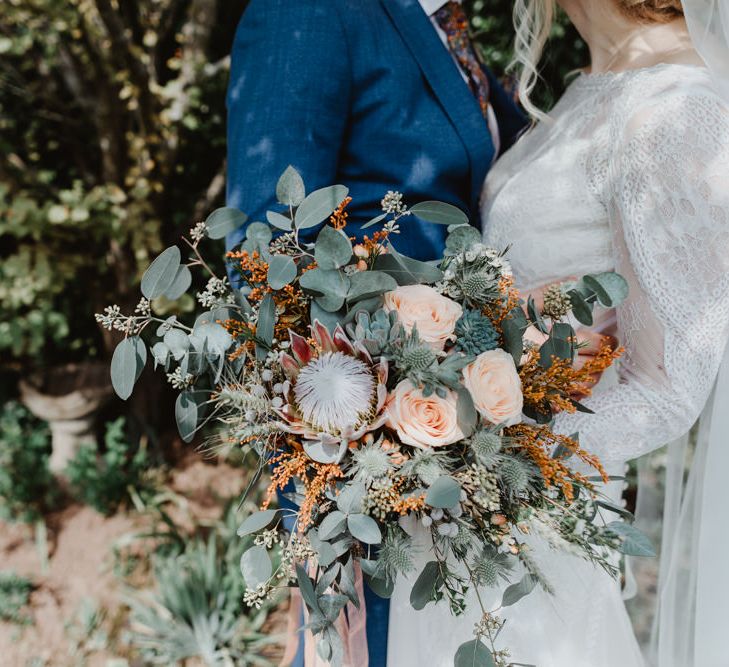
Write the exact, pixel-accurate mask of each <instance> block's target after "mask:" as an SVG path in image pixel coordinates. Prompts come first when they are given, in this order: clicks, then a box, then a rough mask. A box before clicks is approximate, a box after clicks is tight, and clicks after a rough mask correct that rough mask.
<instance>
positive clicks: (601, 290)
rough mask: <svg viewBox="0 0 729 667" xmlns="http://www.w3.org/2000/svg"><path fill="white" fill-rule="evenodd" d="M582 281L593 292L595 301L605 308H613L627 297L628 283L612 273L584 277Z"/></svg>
mask: <svg viewBox="0 0 729 667" xmlns="http://www.w3.org/2000/svg"><path fill="white" fill-rule="evenodd" d="M582 281H583V282H584V284H585V285H586V286H587V287H589V288H590V289H591V290H592V291H593V292H595V294H596V295H597V300H598V301H599V302H600V304H601V305H602V306H604V307H605V308H615V307H616V306H619V305H620V304H621V303H622V302H623V301H625V299H626V298H627V297H628V292H629V287H628V282H627V281H626V280H625V278H623V277H622V276H621V275H619V274H617V273H614V272H612V271H608V272H605V273H598V274H595V275H589V276H585V277H584V278H583V279H582Z"/></svg>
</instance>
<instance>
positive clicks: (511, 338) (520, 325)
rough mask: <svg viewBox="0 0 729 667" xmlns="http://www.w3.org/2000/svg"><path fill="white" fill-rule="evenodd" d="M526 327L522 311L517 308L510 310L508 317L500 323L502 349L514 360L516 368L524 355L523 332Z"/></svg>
mask: <svg viewBox="0 0 729 667" xmlns="http://www.w3.org/2000/svg"><path fill="white" fill-rule="evenodd" d="M528 326H529V323H528V322H527V319H526V316H525V315H524V311H523V310H522V309H521V308H519V307H517V308H515V309H514V310H512V311H511V313H510V315H509V317H507V318H506V319H505V320H504V321H503V322H502V323H501V330H502V335H503V339H504V348H505V349H506V351H507V352H508V353H509V354H511V356H512V357H513V358H514V363H515V364H517V366H518V365H519V363H520V361H521V357H522V355H523V354H524V332H525V331H526V329H527V327H528Z"/></svg>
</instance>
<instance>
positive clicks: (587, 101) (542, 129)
mask: <svg viewBox="0 0 729 667" xmlns="http://www.w3.org/2000/svg"><path fill="white" fill-rule="evenodd" d="M551 116H552V122H543V123H540V124H539V125H538V126H537V127H536V128H534V129H533V130H531V131H530V132H529V133H528V134H527V135H526V136H525V137H523V138H522V139H521V141H519V142H518V143H517V144H516V146H514V148H512V149H511V150H510V151H509V152H508V153H507V154H506V155H505V156H504V157H503V158H502V159H501V160H500V161H499V162H498V163H497V165H496V166H495V167H494V168H493V169H492V171H491V174H490V175H489V177H488V179H487V181H486V185H485V188H484V194H483V220H484V229H485V239H486V242H487V243H489V244H490V245H492V246H494V247H497V248H502V247H506V246H509V245H510V246H511V251H510V260H511V263H512V266H513V269H514V274H515V277H516V280H517V284H518V285H519V287H521V288H522V289H525V290H528V289H529V288H534V287H537V286H541V285H544V284H546V283H549V282H554V281H557V280H560V279H564V278H566V277H568V276H580V275H583V274H585V273H597V272H600V271H607V270H612V269H614V270H617V271H618V272H620V273H621V274H622V275H623V276H625V277H626V278H627V279H628V281H629V283H630V287H631V291H630V296H629V298H628V300H627V301H626V302H625V303H624V304H623V305H622V306H621V307H620V308H619V309H618V311H617V333H618V337H619V338H620V342H621V344H622V345H623V346H624V347H625V348H626V353H625V355H624V357H623V359H622V360H621V362H620V366H619V375H620V384H619V385H618V386H614V387H612V388H608V389H606V390H604V391H602V392H600V393H596V395H595V396H593V397H592V398H590V399H587V401H585V402H586V404H587V405H588V406H589V407H590V408H591V409H592V410H594V411H595V414H594V415H588V414H584V413H578V414H576V415H560V416H559V417H558V418H557V428H558V430H561V431H562V432H564V433H574V432H576V431H579V433H580V439H581V443H582V444H583V445H584V446H585V447H586V448H588V449H590V450H592V451H594V452H595V453H597V454H598V455H599V456H601V457H602V458H603V460H604V461H608V462H609V461H615V462H617V461H623V460H627V459H630V458H634V457H637V456H640V455H641V454H644V453H646V452H647V451H650V450H652V449H655V448H657V447H660V446H662V445H664V444H666V443H667V442H669V441H671V440H672V439H674V438H676V437H679V436H680V435H682V434H684V433H685V432H686V431H687V430H688V429H689V428H690V427H691V425H692V424H693V422H694V421H695V420H696V418H697V417H698V415H699V414H700V412H701V410H702V409H703V406H704V405H705V403H706V400H707V398H708V395H709V393H710V391H711V387H712V385H713V382H714V379H715V376H716V373H717V370H718V368H719V365H720V363H721V360H722V358H723V355H724V351H725V348H726V342H727V337H728V335H729V109H727V107H726V106H725V104H724V103H723V102H722V100H721V98H720V97H719V96H718V95H717V94H716V93H715V92H714V91H713V89H712V88H711V84H710V80H709V75H708V73H707V72H706V70H704V69H703V68H699V67H693V66H686V65H660V66H657V67H653V68H647V69H642V70H633V71H629V72H623V73H619V74H599V75H582V76H580V77H578V78H577V79H576V80H575V81H574V82H573V83H572V85H571V86H570V87H569V89H568V90H567V92H566V93H565V95H564V96H563V97H562V99H561V100H560V102H559V103H558V104H557V106H556V108H555V109H554V111H553V112H552V114H551Z"/></svg>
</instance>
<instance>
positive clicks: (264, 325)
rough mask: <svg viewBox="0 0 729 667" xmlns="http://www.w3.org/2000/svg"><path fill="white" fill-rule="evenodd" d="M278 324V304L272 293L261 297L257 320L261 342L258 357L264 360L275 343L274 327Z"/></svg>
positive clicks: (257, 345)
mask: <svg viewBox="0 0 729 667" xmlns="http://www.w3.org/2000/svg"><path fill="white" fill-rule="evenodd" d="M275 325H276V304H275V303H274V301H273V297H272V296H271V294H270V293H269V294H266V296H264V297H263V299H261V304H260V306H259V307H258V321H257V322H256V338H257V339H258V340H259V341H261V343H262V345H261V344H256V359H258V360H259V361H263V360H264V359H265V358H266V356H267V355H268V348H269V347H270V346H271V344H272V343H273V333H274V327H275Z"/></svg>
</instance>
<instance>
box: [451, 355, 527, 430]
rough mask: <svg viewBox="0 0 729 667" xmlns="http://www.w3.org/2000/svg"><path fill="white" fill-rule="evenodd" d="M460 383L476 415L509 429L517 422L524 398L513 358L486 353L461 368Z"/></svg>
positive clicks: (519, 418)
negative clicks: (468, 393) (466, 391)
mask: <svg viewBox="0 0 729 667" xmlns="http://www.w3.org/2000/svg"><path fill="white" fill-rule="evenodd" d="M463 384H464V385H465V387H466V389H468V391H469V392H470V394H471V397H472V398H473V403H474V405H475V406H476V410H478V412H479V414H480V415H481V416H482V417H484V418H485V419H487V420H488V421H489V422H491V423H492V424H503V425H505V426H513V425H514V424H518V423H519V422H520V421H521V411H522V408H523V407H524V396H523V394H522V391H521V379H520V378H519V373H518V372H517V370H516V365H515V364H514V358H513V357H512V356H511V355H510V354H509V353H508V352H504V350H490V351H489V352H484V353H483V354H480V355H479V356H478V357H476V360H475V361H473V362H472V363H470V364H469V365H468V366H466V367H465V368H464V369H463Z"/></svg>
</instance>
